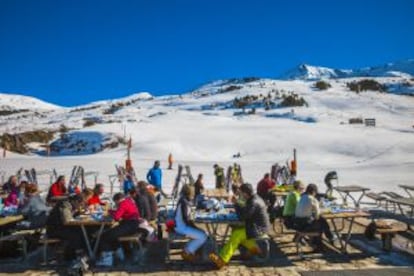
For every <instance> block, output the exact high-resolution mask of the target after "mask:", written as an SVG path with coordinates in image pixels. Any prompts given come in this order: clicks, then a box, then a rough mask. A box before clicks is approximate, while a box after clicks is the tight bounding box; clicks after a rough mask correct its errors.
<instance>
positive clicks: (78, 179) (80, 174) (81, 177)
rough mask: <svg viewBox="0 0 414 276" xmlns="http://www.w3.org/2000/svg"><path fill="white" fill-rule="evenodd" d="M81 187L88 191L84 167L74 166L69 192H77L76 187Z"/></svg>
mask: <svg viewBox="0 0 414 276" xmlns="http://www.w3.org/2000/svg"><path fill="white" fill-rule="evenodd" d="M54 173H56V171H54ZM79 186H80V188H81V190H82V191H83V190H85V189H86V182H85V170H84V168H83V167H82V166H74V167H73V169H72V173H71V175H70V178H69V192H70V193H73V192H75V189H76V187H79Z"/></svg>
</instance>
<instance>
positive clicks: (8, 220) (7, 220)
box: [0, 215, 24, 226]
mask: <svg viewBox="0 0 414 276" xmlns="http://www.w3.org/2000/svg"><path fill="white" fill-rule="evenodd" d="M23 219H24V217H23V216H22V215H17V216H7V217H0V226H5V225H7V224H12V223H16V222H19V221H22V220H23Z"/></svg>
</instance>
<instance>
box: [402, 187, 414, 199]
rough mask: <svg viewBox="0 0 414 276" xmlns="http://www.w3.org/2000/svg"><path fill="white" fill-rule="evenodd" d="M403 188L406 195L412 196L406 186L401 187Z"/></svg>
mask: <svg viewBox="0 0 414 276" xmlns="http://www.w3.org/2000/svg"><path fill="white" fill-rule="evenodd" d="M403 189H404V191H405V192H406V193H407V194H408V196H409V197H410V198H414V196H413V195H412V194H411V193H410V191H409V190H408V189H407V188H403Z"/></svg>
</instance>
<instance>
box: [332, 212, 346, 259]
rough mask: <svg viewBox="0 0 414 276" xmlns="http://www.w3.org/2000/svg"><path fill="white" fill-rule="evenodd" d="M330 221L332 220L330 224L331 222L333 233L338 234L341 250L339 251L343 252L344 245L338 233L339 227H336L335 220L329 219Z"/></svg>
mask: <svg viewBox="0 0 414 276" xmlns="http://www.w3.org/2000/svg"><path fill="white" fill-rule="evenodd" d="M331 221H332V224H333V227H334V232H335V234H336V235H337V236H338V241H339V244H340V246H341V247H340V250H341V252H343V251H344V248H345V246H344V244H343V243H344V242H343V240H342V239H341V234H340V233H339V229H338V227H336V224H335V220H334V219H331Z"/></svg>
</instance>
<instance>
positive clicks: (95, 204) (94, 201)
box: [87, 183, 106, 211]
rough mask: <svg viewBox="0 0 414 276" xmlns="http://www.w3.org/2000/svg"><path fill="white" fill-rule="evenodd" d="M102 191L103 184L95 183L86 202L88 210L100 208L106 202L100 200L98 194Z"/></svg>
mask: <svg viewBox="0 0 414 276" xmlns="http://www.w3.org/2000/svg"><path fill="white" fill-rule="evenodd" d="M103 193H104V186H103V184H100V183H98V184H96V185H95V187H94V188H93V194H92V196H91V198H90V199H89V200H88V202H87V204H88V209H89V210H91V211H93V210H95V209H97V208H100V207H102V206H105V205H106V203H105V202H103V201H101V198H100V196H101V195H102V194H103Z"/></svg>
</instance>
